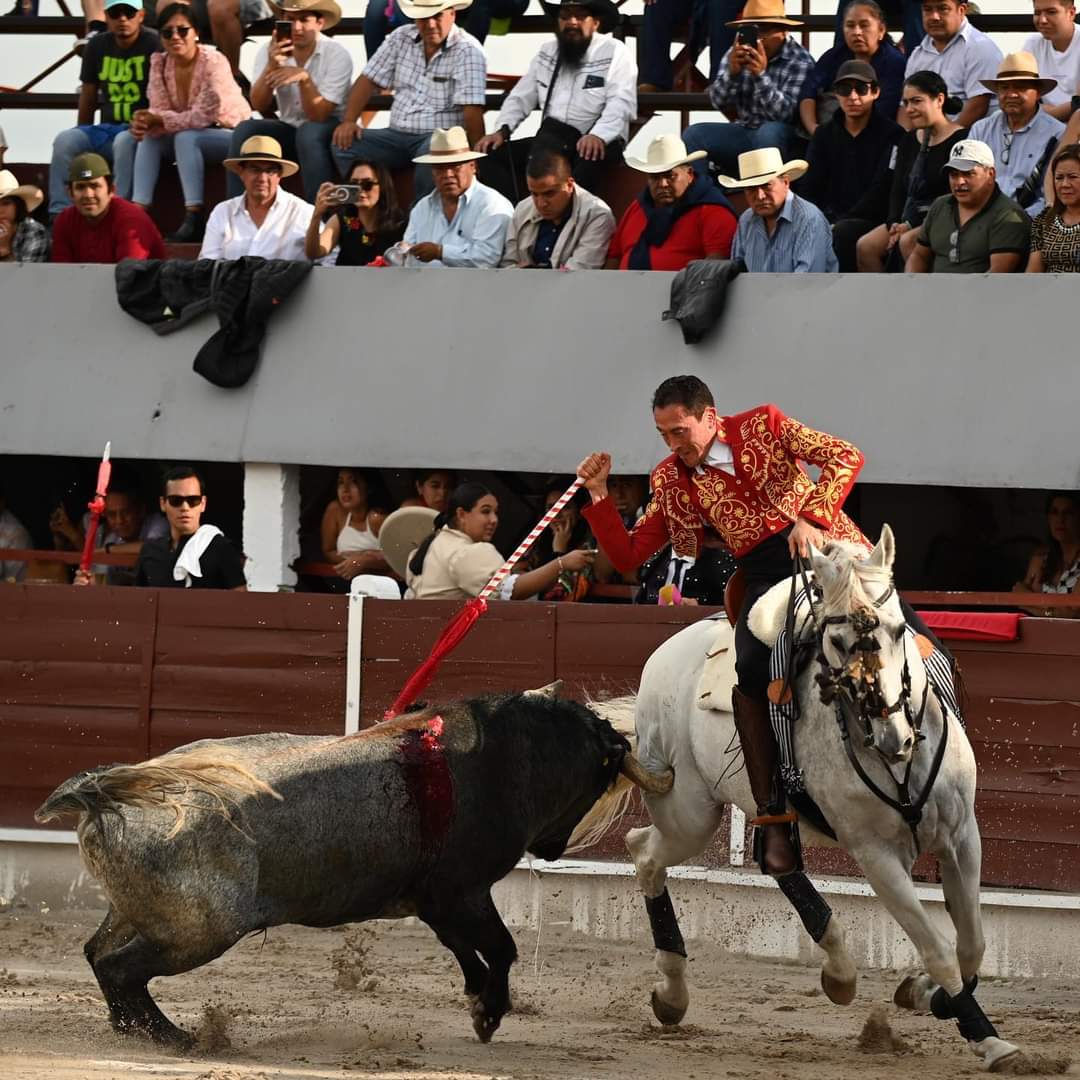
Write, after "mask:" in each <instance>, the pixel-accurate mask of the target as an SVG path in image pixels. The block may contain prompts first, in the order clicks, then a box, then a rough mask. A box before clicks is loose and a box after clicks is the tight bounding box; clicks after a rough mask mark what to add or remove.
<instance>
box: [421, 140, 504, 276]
mask: <svg viewBox="0 0 1080 1080" xmlns="http://www.w3.org/2000/svg"><path fill="white" fill-rule="evenodd" d="M483 156H484V155H483V154H481V153H480V152H479V151H477V150H471V149H470V148H469V138H468V136H467V135H466V134H465V129H464V128H460V127H452V128H450V129H449V130H444V129H443V128H438V129H437V130H436V131H435V133H434V134H433V135H432V136H431V149H430V150H429V151H428V152H427V153H426V154H422V155H421V156H420V157H418V158H414V159H413V160H414V161H415V162H416V164H417V165H430V166H431V171H432V173H433V174H434V177H435V190H434V191H433V192H431V194H430V195H425V196H424V198H422V199H421V200H420V201H419V202H418V203H417V204H416V205H415V206H414V207H413V208H412V213H411V214H410V215H409V225H408V228H406V230H405V240H404V242H405V243H406V244H407V245H408V247H409V258H408V265H409V266H420V265H424V266H471V267H489V268H490V267H495V266H498V265H499V260H500V259H501V258H502V253H503V248H504V247H505V245H506V230H507V229H508V228H509V227H510V219H511V218H512V217H513V215H514V208H513V207H512V206H511V205H510V202H509V200H507V199H504V198H503V196H502V195H500V194H499V193H498V192H497V191H496V190H495V189H494V188H489V187H488V186H487V185H486V184H481V183H480V181H479V180H477V178H476V162H477V161H478V160H479V159H480V158H482V157H483Z"/></svg>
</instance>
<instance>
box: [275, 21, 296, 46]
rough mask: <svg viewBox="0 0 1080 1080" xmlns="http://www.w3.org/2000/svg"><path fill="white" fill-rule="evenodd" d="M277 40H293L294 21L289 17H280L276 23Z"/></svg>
mask: <svg viewBox="0 0 1080 1080" xmlns="http://www.w3.org/2000/svg"><path fill="white" fill-rule="evenodd" d="M274 40H275V41H292V23H291V22H290V21H289V20H288V19H278V21H277V22H275V23H274Z"/></svg>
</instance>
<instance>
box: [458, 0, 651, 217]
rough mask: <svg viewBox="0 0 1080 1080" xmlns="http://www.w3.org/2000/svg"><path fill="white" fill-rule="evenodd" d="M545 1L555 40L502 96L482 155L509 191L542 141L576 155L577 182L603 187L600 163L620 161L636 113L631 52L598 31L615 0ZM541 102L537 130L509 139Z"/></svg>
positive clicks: (494, 182) (611, 15)
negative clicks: (528, 136)
mask: <svg viewBox="0 0 1080 1080" xmlns="http://www.w3.org/2000/svg"><path fill="white" fill-rule="evenodd" d="M544 8H545V10H546V11H548V13H549V14H551V15H553V16H554V18H555V40H554V41H548V42H545V43H544V44H543V45H541V46H540V51H539V52H538V53H537V54H536V55H535V56H534V57H533V58H532V61H531V62H530V63H529V67H528V70H527V71H526V72H525V74H524V75H523V76H522V77H521V79H520V80H519V81H518V83H517V85H516V86H515V87H514V89H513V90H511V91H510V94H509V96H508V97H507V99H506V101H505V102H503V107H502V108H501V109H500V110H499V115H498V118H497V119H496V120H495V131H494V132H493V133H492V134H491V135H485V136H484V137H483V138H482V139H481V140H480V141H479V142H478V143H477V144H476V148H477V150H483V151H484V152H485V153H487V154H489V155H492V156H490V157H489V158H488V160H487V162H485V169H484V177H485V179H486V180H487V181H488V183H490V184H491V186H492V187H495V188H497V189H498V190H499V191H501V192H502V193H503V194H504V195H506V196H507V197H511V196H515V195H516V194H517V193H518V192H520V191H521V190H522V187H523V185H522V184H521V183H520V178H521V173H522V170H523V167H524V165H525V162H526V161H528V159H529V154H530V153H531V152H532V148H533V146H534V145H538V144H539V143H541V142H546V143H547V144H548V145H550V146H553V147H555V148H556V149H558V150H559V151H561V152H562V153H564V154H566V155H568V156H569V157H570V158H571V159H572V161H573V165H574V179H575V180H576V181H577V183H579V184H581V185H582V186H583V187H585V188H587V189H588V190H590V191H596V190H598V188H599V185H600V183H601V177H602V171H603V170H604V169H610V168H612V167H613V166H618V165H620V164H621V163H622V149H623V147H624V146H625V145H626V140H627V139H628V138H629V137H630V121H631V120H632V119H633V118H634V117H635V116H636V115H637V63H636V62H635V60H634V54H633V52H631V50H630V49H629V48H627V46H626V45H624V44H623V43H622V42H621V41H617V40H616V39H615V38H613V37H612V36H611V34H610V33H602V32H601V31H603V30H607V29H610V27H611V26H612V25H614V22H615V16H616V15H617V8H616V7H615V5H614V4H613V3H611V0H562V2H561V3H558V4H545V5H544ZM536 109H539V110H540V129H539V131H538V132H537V134H536V136H535V138H525V139H515V140H514V141H513V142H511V140H510V136H511V134H512V133H513V132H514V131H516V130H517V128H518V126H519V125H520V124H521V123H522V121H524V120H525V119H526V117H528V116H529V115H530V114H531V113H532V112H533V111H534V110H536ZM496 151H498V153H496ZM488 166H492V168H490V170H489V169H488V168H487V167H488Z"/></svg>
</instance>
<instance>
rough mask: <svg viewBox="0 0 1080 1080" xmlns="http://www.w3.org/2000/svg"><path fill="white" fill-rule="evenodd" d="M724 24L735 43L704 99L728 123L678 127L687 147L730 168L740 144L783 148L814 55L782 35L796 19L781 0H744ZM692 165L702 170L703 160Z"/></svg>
mask: <svg viewBox="0 0 1080 1080" xmlns="http://www.w3.org/2000/svg"><path fill="white" fill-rule="evenodd" d="M729 25H731V26H733V27H735V28H736V30H737V36H736V38H735V44H734V45H732V47H731V48H730V49H728V51H727V52H726V53H725V54H724V58H723V61H722V62H721V64H720V69H719V70H718V71H717V73H716V79H715V80H714V81H713V83H712V85H711V86H710V87H709V100H710V101H711V102H712V103H713V107H714V108H716V109H719V110H720V111H721V112H722V113H724V115H725V116H727V118H728V120H729V121H730V123H727V124H718V123H705V124H691V125H690V127H688V128H687V129H686V131H685V132H683V141H684V142H685V143H686V146H687V149H689V150H705V151H706V152H707V153H708V155H709V158H710V159H711V160H712V161H713V162H714V164H715V165H716V166H717V168H718V169H720V170H721V171H722V172H733V171H734V169H735V160H736V158H737V157H738V156H739V154H741V153H743V152H744V151H745V150H756V149H759V148H761V147H763V146H777V147H779V148H780V150H781V152H782V153H786V152H787V150H788V149H789V148H790V146H791V142H792V139H793V137H794V135H795V127H796V123H797V121H798V109H799V98H800V96H801V91H802V88H803V84H804V83H805V82H806V80H807V78H808V77H809V76H810V74H811V72H812V71H813V70H814V58H813V57H812V56H811V55H810V53H808V52H807V51H806V49H804V48H803V47H802V46H801V45H800V44H799V43H798V42H797V41H796V40H795V39H794V38H792V37H789V36H788V29H789V28H790V27H799V26H802V23H800V22H798V21H797V20H795V19H789V18H788V17H787V16H786V15H785V14H784V0H747V4H746V7H745V8H744V9H743V13H742V17H741V18H738V19H735V20H734V21H732V22H731V23H730V24H729ZM698 171H699V172H704V171H705V166H704V164H703V163H701V164H699V166H698Z"/></svg>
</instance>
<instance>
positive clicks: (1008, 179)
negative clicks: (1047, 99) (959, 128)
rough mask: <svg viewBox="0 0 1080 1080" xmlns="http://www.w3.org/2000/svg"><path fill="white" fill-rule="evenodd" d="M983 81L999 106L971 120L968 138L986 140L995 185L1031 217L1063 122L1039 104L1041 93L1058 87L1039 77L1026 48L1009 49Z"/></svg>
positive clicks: (1038, 204)
mask: <svg viewBox="0 0 1080 1080" xmlns="http://www.w3.org/2000/svg"><path fill="white" fill-rule="evenodd" d="M983 86H985V87H987V89H989V90H993V91H994V93H995V94H997V99H998V104H999V105H1000V106H1001V107H1000V109H998V110H997V111H996V112H993V113H991V114H990V115H989V116H987V117H984V118H983V119H982V120H978V121H976V122H975V123H974V124H973V125H972V127H971V137H972V138H973V139H978V140H979V141H980V142H984V143H986V145H987V146H989V147H990V149H991V151H992V152H993V154H994V161H995V162H997V167H998V186H999V187H1000V188H1001V190H1002V191H1004V192H1005V194H1006V195H1008V196H1009V197H1010V198H1012V199H1014V200H1015V201H1016V202H1018V203H1019V204H1020V205H1021V206H1022V207H1023V208H1024V209H1025V210H1026V211H1027V212H1028V213H1029V214H1030V215H1031V216H1032V217H1034V216H1035V215H1036V214H1038V213H1039V211H1040V210H1042V208H1043V207H1044V206H1045V205H1046V200H1045V199H1044V198H1043V182H1044V181H1045V179H1046V173H1047V169H1048V166H1049V164H1050V159H1051V157H1053V154H1054V148H1055V147H1056V146H1057V141H1058V137H1059V136H1060V135H1061V133H1062V132H1063V131H1064V130H1065V125H1064V124H1063V123H1062V122H1061V121H1060V120H1056V119H1055V118H1054V117H1052V116H1051V115H1050V114H1049V113H1048V112H1046V111H1045V110H1043V109H1042V108H1040V101H1041V99H1042V95H1043V94H1045V93H1046V92H1047V91H1049V90H1053V89H1054V87H1055V86H1057V82H1056V80H1054V79H1044V78H1041V77H1040V76H1039V69H1038V66H1037V65H1036V63H1035V57H1034V56H1032V55H1031V53H1022V52H1021V53H1010V54H1009V55H1008V56H1006V57H1005V59H1004V60H1003V61H1002V63H1001V69H1000V70H999V71H998V77H997V78H996V79H984V80H983Z"/></svg>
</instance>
